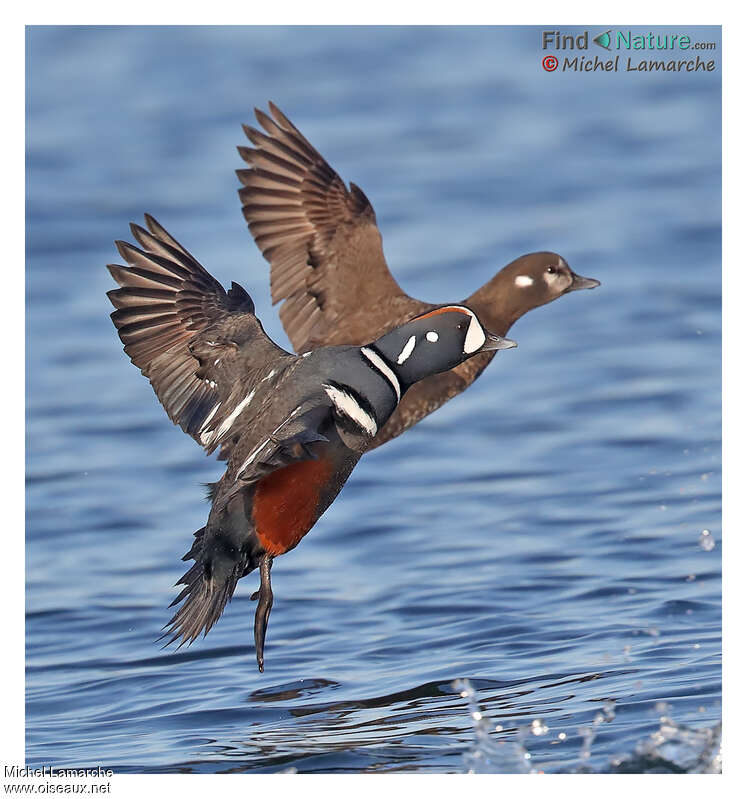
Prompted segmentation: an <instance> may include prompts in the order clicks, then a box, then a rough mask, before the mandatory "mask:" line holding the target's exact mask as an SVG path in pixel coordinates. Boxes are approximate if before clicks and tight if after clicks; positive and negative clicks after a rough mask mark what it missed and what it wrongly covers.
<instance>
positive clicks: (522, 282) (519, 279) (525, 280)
mask: <svg viewBox="0 0 747 799" xmlns="http://www.w3.org/2000/svg"><path fill="white" fill-rule="evenodd" d="M532 283H534V278H532V277H529V275H517V276H516V277H515V278H514V284H515V285H517V286H519V287H520V288H525V287H526V286H531V285H532Z"/></svg>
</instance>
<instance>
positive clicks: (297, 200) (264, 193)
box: [237, 103, 415, 352]
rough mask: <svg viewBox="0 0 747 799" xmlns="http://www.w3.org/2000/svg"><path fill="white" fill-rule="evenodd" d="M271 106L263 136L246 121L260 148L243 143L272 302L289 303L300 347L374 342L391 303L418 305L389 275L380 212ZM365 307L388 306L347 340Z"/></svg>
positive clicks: (289, 328) (291, 329)
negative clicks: (350, 323)
mask: <svg viewBox="0 0 747 799" xmlns="http://www.w3.org/2000/svg"><path fill="white" fill-rule="evenodd" d="M269 110H270V114H271V116H269V115H268V114H266V113H264V112H263V111H261V110H259V109H255V114H256V116H257V120H258V121H259V124H260V125H261V126H262V128H264V132H262V131H260V130H257V129H255V128H252V127H248V126H244V132H245V133H246V135H247V137H248V138H249V140H250V141H251V142H252V144H253V145H254V147H239V148H238V150H239V154H240V155H241V157H242V158H243V159H244V161H246V162H247V163H248V164H249V169H239V170H237V175H238V177H239V180H240V181H241V183H242V184H243V188H242V189H240V190H239V197H240V199H241V202H242V206H243V212H244V217H245V218H246V221H247V222H248V223H249V230H250V231H251V233H252V236H254V240H255V242H256V243H257V246H258V247H259V249H260V250H261V252H262V254H263V255H264V257H265V258H266V259H267V260H268V261H269V263H270V287H271V291H272V301H273V303H277V302H279V301H281V300H282V301H283V304H282V306H281V308H280V319H281V321H282V323H283V327H284V328H285V331H286V333H287V334H288V337H289V338H290V340H291V343H292V344H293V347H294V348H295V350H296V352H303V351H305V350H307V349H310V348H312V347H316V346H320V345H324V344H332V343H365V342H367V341H370V340H373V339H374V338H376V337H377V335H378V334H380V331H381V325H382V323H383V324H385V323H386V322H387V321H388V319H387V317H388V315H389V312H388V309H390V308H391V307H395V306H400V307H401V306H402V305H404V306H407V305H408V304H409V303H412V302H415V301H413V300H412V299H411V298H410V297H408V296H407V295H406V294H405V293H404V292H403V291H402V289H401V288H400V287H399V285H398V283H397V281H396V280H395V279H394V278H393V277H392V274H391V272H390V271H389V267H388V266H387V263H386V259H385V258H384V251H383V249H382V243H381V233H380V232H379V229H378V227H377V225H376V214H375V213H374V209H373V207H372V206H371V203H370V202H369V200H368V198H367V197H366V195H365V194H364V193H363V191H361V189H360V188H359V187H358V186H356V185H355V184H354V183H351V184H350V188H349V189H348V188H346V187H345V184H344V183H343V181H342V179H341V178H340V176H339V175H338V174H337V173H336V172H335V171H334V170H333V169H332V167H331V166H330V165H329V164H328V163H327V162H326V161H325V160H324V158H322V156H321V155H320V154H319V153H318V152H317V150H316V149H315V148H314V147H313V146H312V145H311V144H310V143H309V142H308V141H307V139H306V138H305V137H304V136H303V134H302V133H301V132H300V131H299V130H298V129H297V128H296V127H295V126H294V125H293V123H292V122H290V120H289V119H288V118H287V117H286V116H285V115H284V114H283V113H282V112H281V111H280V109H278V108H277V107H276V106H275V105H274V104H273V103H270V104H269ZM361 307H365V308H373V309H383V310H379V313H378V317H377V315H376V314H374V315H373V316H372V317H371V318H366V319H365V320H362V321H361V323H360V324H359V325H358V327H360V328H361V329H360V330H356V331H355V335H353V338H358V339H359V340H360V341H359V342H354V341H349V342H346V341H340V340H339V333H338V337H337V338H336V337H335V332H336V331H337V330H338V328H339V327H340V324H341V323H344V322H345V320H346V318H347V317H349V316H350V315H351V314H353V313H354V312H355V311H356V310H357V309H360V308H361ZM382 313H383V317H384V318H380V317H381V315H382ZM405 316H407V314H406V313H405Z"/></svg>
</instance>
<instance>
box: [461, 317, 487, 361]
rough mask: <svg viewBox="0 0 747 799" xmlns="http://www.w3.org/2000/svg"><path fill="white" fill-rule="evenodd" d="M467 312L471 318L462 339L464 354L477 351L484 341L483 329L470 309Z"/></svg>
mask: <svg viewBox="0 0 747 799" xmlns="http://www.w3.org/2000/svg"><path fill="white" fill-rule="evenodd" d="M469 314H470V316H471V317H472V318H471V319H470V321H469V328H468V329H467V336H466V338H465V339H464V352H465V354H466V355H470V354H471V353H473V352H477V350H479V349H480V347H482V345H483V344H484V343H485V338H486V336H485V331H484V330H483V329H482V327H481V325H480V323H479V322H478V321H477V317H476V316H475V315H474V314H473V313H472V311H470V312H469Z"/></svg>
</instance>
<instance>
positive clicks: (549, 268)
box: [547, 266, 558, 275]
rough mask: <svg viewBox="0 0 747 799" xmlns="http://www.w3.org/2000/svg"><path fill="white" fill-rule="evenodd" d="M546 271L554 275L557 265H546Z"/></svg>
mask: <svg viewBox="0 0 747 799" xmlns="http://www.w3.org/2000/svg"><path fill="white" fill-rule="evenodd" d="M547 271H548V272H549V273H550V274H551V275H554V274H555V273H556V272H557V271H558V267H557V266H548V267H547Z"/></svg>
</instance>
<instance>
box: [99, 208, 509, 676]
mask: <svg viewBox="0 0 747 799" xmlns="http://www.w3.org/2000/svg"><path fill="white" fill-rule="evenodd" d="M146 224H147V227H148V230H145V229H144V228H142V227H139V226H138V225H132V226H131V229H132V234H133V236H134V237H135V239H136V241H137V242H138V244H139V245H140V248H142V249H140V248H138V247H135V246H133V245H132V244H128V243H126V242H123V241H118V242H117V248H118V249H119V252H120V255H121V256H122V258H124V260H125V261H126V262H127V264H128V267H125V266H109V271H110V272H111V274H112V276H113V277H114V279H115V280H116V281H117V283H118V284H119V285H120V286H121V288H118V289H114V290H112V291H110V292H108V296H109V298H110V299H111V302H112V304H113V305H114V307H115V308H116V309H117V310H116V311H114V313H113V314H112V320H113V322H114V324H115V326H116V328H117V330H118V331H119V337H120V338H121V339H122V341H123V343H124V344H125V348H124V349H125V352H126V353H127V354H128V355H129V356H130V359H131V360H132V362H133V363H134V364H135V366H138V367H139V368H140V369H141V371H142V373H143V374H144V375H145V376H146V377H147V378H148V379H149V380H150V382H151V385H152V386H153V389H154V390H155V392H156V395H157V396H158V399H159V400H160V401H161V403H162V404H163V406H164V408H165V409H166V412H167V413H168V415H169V418H170V419H171V420H172V421H173V422H174V423H175V424H178V425H179V426H180V427H181V428H182V430H184V432H185V433H189V435H191V436H192V437H193V438H194V439H195V440H196V441H197V442H198V443H199V444H201V445H202V446H203V447H204V448H205V449H206V450H207V452H208V453H211V452H213V451H215V450H216V449H217V448H218V447H220V454H219V457H220V458H221V459H223V460H226V461H227V468H226V471H225V474H224V475H223V477H221V479H220V480H219V481H218V482H217V483H213V484H211V485H210V499H211V500H212V507H211V510H210V514H209V516H208V520H207V524H206V525H205V526H204V527H203V528H201V529H200V530H198V531H197V532H196V533H195V541H194V543H193V544H192V548H191V549H190V550H189V552H187V554H186V555H185V556H184V560H190V559H191V560H194V565H193V566H192V567H191V568H190V569H189V570H188V571H187V573H186V574H185V575H184V576H183V577H182V578H181V580H180V581H179V583H177V585H184V586H185V588H184V589H183V590H182V591H181V593H180V594H179V595H178V596H177V597H176V599H175V600H174V602H173V603H172V605H176V604H178V603H179V602H183V604H182V605H181V607H180V608H179V610H178V611H177V612H176V613H175V615H174V616H173V618H172V619H171V621H170V622H169V623H168V624H167V625H166V630H167V631H166V633H165V635H166V636H168V635H171V636H172V637H171V639H170V640H169V642H168V643H171V642H173V641H175V640H177V639H179V638H181V643H180V646H181V645H182V644H184V643H187V642H189V643H191V642H192V641H194V639H195V638H197V636H198V635H199V634H200V633H201V632H203V631H204V634H205V635H207V632H208V630H210V628H211V627H212V626H213V624H215V622H216V621H217V620H218V618H219V617H220V615H221V613H222V612H223V608H224V607H225V605H226V602H228V601H229V600H230V599H231V596H232V595H233V592H234V589H235V588H236V583H237V582H238V581H239V580H240V579H241V578H242V577H244V576H245V575H247V574H249V573H250V572H251V571H253V570H254V569H256V568H259V574H260V588H259V591H257V592H256V593H255V594H254V595H253V597H252V598H253V599H258V600H259V602H258V604H257V610H256V614H255V620H254V640H255V646H256V652H257V663H258V665H259V670H260V671H263V670H264V640H265V632H266V629H267V620H268V618H269V615H270V609H271V608H272V589H271V586H270V568H271V567H272V561H273V558H275V557H276V556H277V555H282V554H283V553H285V552H288V550H290V549H293V547H295V546H296V545H297V544H298V542H299V541H300V540H301V539H302V538H303V536H304V535H306V533H307V532H308V531H309V530H310V529H311V528H312V527H313V526H314V524H315V523H316V521H317V519H318V518H319V517H320V516H321V515H322V513H324V511H325V510H326V509H327V508H328V507H329V505H330V504H331V503H332V501H333V500H334V498H335V497H336V496H337V494H338V493H339V492H340V489H341V488H342V486H343V484H344V483H345V481H346V480H347V479H348V476H349V475H350V472H351V471H352V470H353V467H354V466H355V464H356V463H357V462H358V460H359V459H360V457H361V455H362V454H363V453H364V452H365V451H366V449H367V448H368V447H369V445H370V443H371V441H372V440H373V438H374V437H375V436H376V434H377V433H378V431H379V429H380V428H381V427H382V426H383V425H384V424H385V423H386V421H387V419H388V418H389V417H390V416H391V414H392V412H393V411H394V410H395V408H396V407H397V405H398V404H399V402H400V400H401V399H402V397H403V395H405V392H406V391H408V389H409V388H410V387H411V386H412V385H413V384H414V383H416V382H417V381H418V380H422V379H423V378H425V377H427V376H428V375H432V374H434V373H436V372H439V371H443V370H445V369H451V368H452V367H454V366H456V365H457V364H459V363H462V362H463V361H466V360H467V359H468V358H471V357H473V356H476V357H479V356H480V354H481V353H485V352H494V351H495V350H498V349H505V348H507V347H513V346H515V343H514V342H513V341H509V340H508V339H505V338H502V337H501V336H498V335H494V334H492V333H489V332H487V330H485V329H484V328H483V327H482V325H481V324H480V321H479V320H478V317H477V316H476V315H475V313H474V312H473V311H472V310H471V309H470V308H469V307H467V306H460V305H450V306H442V307H439V308H434V309H432V310H429V311H428V312H426V313H424V314H420V315H419V316H417V317H416V318H414V319H412V320H411V321H409V322H407V323H406V324H404V325H402V326H400V327H397V328H395V329H394V330H392V331H390V332H388V333H387V334H386V335H384V336H382V337H380V338H378V339H377V340H376V341H374V342H373V343H369V344H367V345H366V346H362V347H361V346H335V347H322V348H320V349H316V350H314V351H313V352H308V353H305V354H304V355H303V356H297V355H291V354H290V353H288V352H286V351H285V350H283V349H281V348H280V347H278V346H277V345H275V344H274V343H273V342H272V341H271V340H270V339H269V338H268V337H267V335H266V334H265V332H264V330H263V329H262V325H261V324H260V323H259V320H258V319H257V317H256V316H255V315H254V304H253V302H252V300H251V298H250V297H249V295H248V294H247V293H246V292H245V291H244V289H242V288H241V286H239V285H237V284H236V283H233V284H232V286H231V289H230V290H229V291H228V292H225V291H224V290H223V287H222V286H221V285H220V283H218V282H217V281H216V280H215V279H214V278H213V277H212V276H211V275H210V274H209V273H208V272H207V271H206V270H205V269H204V268H203V267H202V266H200V264H199V263H198V262H197V260H196V259H195V258H194V257H193V256H192V255H190V254H189V253H188V252H187V251H186V250H185V249H184V248H183V247H182V246H181V245H180V244H179V243H178V242H177V241H176V240H175V239H173V238H172V237H171V236H170V235H169V234H168V233H167V232H166V231H165V230H164V229H163V228H162V227H161V226H160V225H159V224H158V223H157V222H156V221H155V220H154V219H153V218H152V217H150V216H146Z"/></svg>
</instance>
